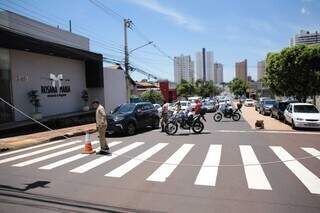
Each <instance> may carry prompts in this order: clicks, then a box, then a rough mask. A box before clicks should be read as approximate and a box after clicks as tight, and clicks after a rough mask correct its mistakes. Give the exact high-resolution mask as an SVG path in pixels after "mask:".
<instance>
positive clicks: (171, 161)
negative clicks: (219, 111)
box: [0, 140, 320, 194]
mask: <svg viewBox="0 0 320 213" xmlns="http://www.w3.org/2000/svg"><path fill="white" fill-rule="evenodd" d="M92 144H93V145H94V146H97V145H98V144H99V142H98V141H93V142H92ZM109 146H110V147H112V151H113V152H112V155H110V156H109V155H106V156H100V155H97V156H93V155H89V154H81V153H80V150H81V149H82V148H83V142H82V141H80V140H75V141H63V140H60V141H54V142H50V143H46V144H41V145H37V146H33V147H28V148H24V149H20V150H15V151H11V152H4V153H1V154H0V166H8V165H9V166H11V167H19V168H25V167H26V168H28V166H31V165H35V166H36V168H38V169H39V170H42V171H44V170H53V169H57V168H61V169H63V168H64V167H67V165H70V164H72V165H76V167H75V168H72V169H70V168H69V169H70V170H69V169H67V171H66V172H67V173H68V172H70V173H77V174H83V173H87V172H90V171H91V170H93V169H95V168H97V167H99V168H100V169H101V167H102V165H104V164H108V165H112V160H114V159H116V158H117V159H121V165H119V166H116V167H115V168H112V169H111V170H110V171H105V173H104V174H105V175H104V176H105V177H106V178H122V177H124V176H126V175H127V174H128V173H130V172H132V171H133V170H135V169H138V168H139V167H141V166H142V164H144V163H149V164H153V165H154V170H153V171H152V172H151V173H149V174H148V175H146V177H145V178H143V180H145V181H147V182H159V183H165V182H166V181H167V180H168V178H169V177H172V176H174V175H175V171H176V170H177V168H178V167H179V166H185V167H190V168H192V167H193V169H194V168H195V169H196V170H197V175H196V176H195V177H194V182H193V183H191V184H193V185H195V186H207V187H212V188H213V187H215V186H217V185H219V179H218V178H217V177H218V176H219V172H220V170H221V168H223V167H226V166H227V167H231V166H232V165H226V164H221V157H222V153H223V152H222V151H223V148H224V145H222V144H210V145H208V147H206V149H207V151H206V152H205V153H204V156H200V157H201V159H202V160H201V163H199V161H197V163H198V164H190V163H186V162H185V161H186V157H187V156H188V155H192V153H193V152H194V151H195V148H197V146H199V144H182V145H179V146H178V147H177V146H174V148H173V149H174V152H171V151H170V152H169V153H170V154H165V153H168V152H166V151H165V150H169V149H170V150H172V144H170V143H151V144H150V143H146V142H122V141H113V142H111V143H109ZM202 146H203V145H202ZM254 148H255V147H253V146H251V145H239V146H238V152H239V155H240V156H241V162H239V163H238V164H235V165H234V166H235V167H242V168H243V172H244V176H245V179H246V184H247V188H248V189H249V190H265V191H271V190H273V187H272V180H270V176H271V175H270V176H269V177H268V174H267V173H266V170H265V169H264V168H263V167H264V163H262V164H261V161H259V155H258V154H259V152H255V150H254ZM266 148H267V150H268V151H269V152H270V154H272V155H273V156H274V158H275V159H277V160H276V161H278V162H277V163H280V164H283V165H285V168H287V169H288V170H289V171H290V174H292V175H293V176H294V177H295V178H296V179H297V180H299V181H300V183H301V184H302V185H303V186H304V187H305V188H306V189H307V190H308V191H309V192H310V193H312V194H320V178H319V177H318V176H317V174H319V173H317V174H314V173H313V172H312V171H311V170H309V169H308V168H307V167H306V166H305V165H304V164H303V163H302V162H300V161H299V160H296V159H295V157H294V156H293V155H292V154H290V152H289V151H287V150H286V149H285V148H284V147H281V146H269V147H266ZM299 149H300V150H301V151H302V152H303V153H305V156H306V157H314V158H313V160H316V161H318V160H320V157H319V155H320V151H319V150H317V149H316V148H314V147H300V148H299ZM96 151H99V149H98V148H97V149H96ZM132 152H133V153H136V154H132ZM128 153H129V154H128ZM130 153H131V154H130ZM137 153H138V154H137ZM160 153H161V156H162V157H164V158H165V160H163V161H155V160H153V159H154V157H156V156H157V155H160ZM164 155H165V156H164ZM89 156H91V157H89ZM189 160H190V159H189ZM47 161H49V162H47ZM267 171H269V172H270V170H267ZM279 178H280V176H279Z"/></svg>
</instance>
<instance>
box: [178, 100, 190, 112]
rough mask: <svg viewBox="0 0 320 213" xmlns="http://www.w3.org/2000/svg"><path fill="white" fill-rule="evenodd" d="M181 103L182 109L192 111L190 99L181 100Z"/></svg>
mask: <svg viewBox="0 0 320 213" xmlns="http://www.w3.org/2000/svg"><path fill="white" fill-rule="evenodd" d="M180 104H181V110H183V111H186V110H188V111H190V112H191V111H192V107H191V103H190V101H180Z"/></svg>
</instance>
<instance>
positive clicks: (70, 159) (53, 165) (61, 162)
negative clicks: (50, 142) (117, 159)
mask: <svg viewBox="0 0 320 213" xmlns="http://www.w3.org/2000/svg"><path fill="white" fill-rule="evenodd" d="M120 143H122V141H114V142H111V143H109V147H110V148H111V147H113V146H116V145H118V144H120ZM95 151H96V152H98V151H100V148H98V149H96V150H95ZM88 155H90V154H77V155H74V156H71V157H68V158H65V159H62V160H59V161H57V162H54V163H51V164H48V165H45V166H42V167H40V168H39V169H43V170H51V169H54V168H57V167H59V166H62V165H65V164H67V163H71V162H73V161H76V160H79V159H81V158H84V157H86V156H88Z"/></svg>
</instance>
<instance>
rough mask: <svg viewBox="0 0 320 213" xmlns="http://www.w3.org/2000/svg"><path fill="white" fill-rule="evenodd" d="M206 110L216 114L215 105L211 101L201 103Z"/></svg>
mask: <svg viewBox="0 0 320 213" xmlns="http://www.w3.org/2000/svg"><path fill="white" fill-rule="evenodd" d="M202 108H205V109H206V110H207V112H216V111H217V108H216V105H215V104H214V102H211V101H206V102H204V103H203V107H202Z"/></svg>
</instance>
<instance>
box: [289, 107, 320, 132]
mask: <svg viewBox="0 0 320 213" xmlns="http://www.w3.org/2000/svg"><path fill="white" fill-rule="evenodd" d="M284 117H285V123H289V124H291V126H292V129H296V128H315V129H320V112H319V110H318V109H317V108H316V107H315V106H314V105H312V104H308V103H291V104H289V105H288V106H287V109H286V110H285V111H284Z"/></svg>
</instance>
